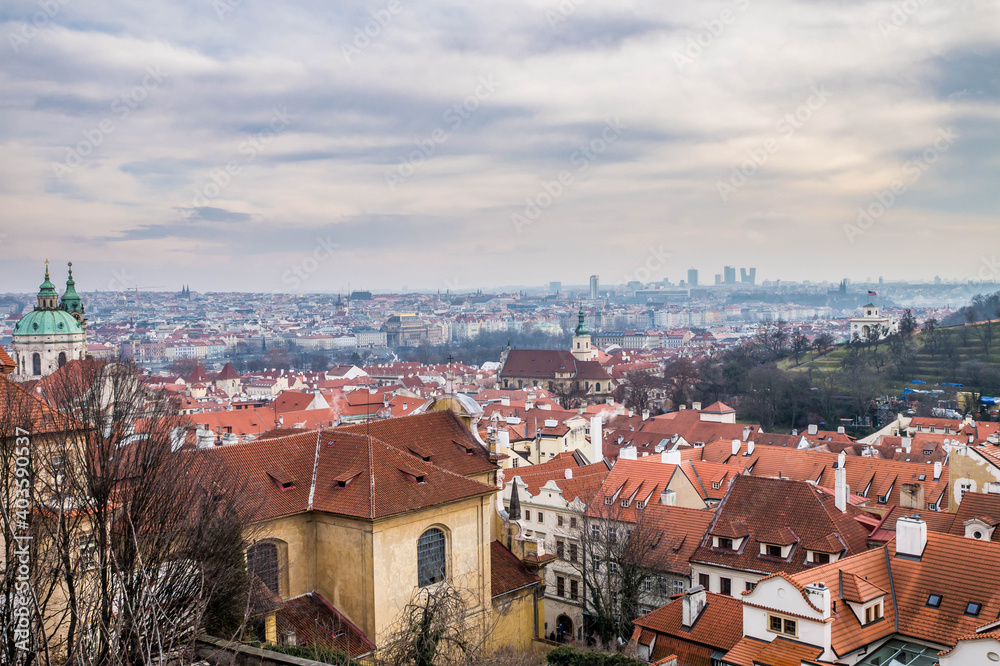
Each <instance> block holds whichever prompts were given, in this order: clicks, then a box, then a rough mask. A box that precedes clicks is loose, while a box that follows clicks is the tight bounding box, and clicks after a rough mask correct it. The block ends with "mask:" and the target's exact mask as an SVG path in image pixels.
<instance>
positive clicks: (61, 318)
mask: <svg viewBox="0 0 1000 666" xmlns="http://www.w3.org/2000/svg"><path fill="white" fill-rule="evenodd" d="M79 333H83V327H82V326H81V325H80V322H78V321H77V320H76V318H75V317H73V315H71V314H70V313H68V312H66V311H65V310H35V311H33V312H29V313H28V314H26V315H24V316H23V317H21V319H20V320H18V322H17V324H15V325H14V335H15V336H21V335H72V334H79Z"/></svg>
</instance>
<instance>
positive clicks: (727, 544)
mask: <svg viewBox="0 0 1000 666" xmlns="http://www.w3.org/2000/svg"><path fill="white" fill-rule="evenodd" d="M719 548H724V549H726V550H733V540H732V539H728V538H726V537H719Z"/></svg>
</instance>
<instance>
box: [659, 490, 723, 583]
mask: <svg viewBox="0 0 1000 666" xmlns="http://www.w3.org/2000/svg"><path fill="white" fill-rule="evenodd" d="M713 516H714V514H713V512H711V511H708V510H705V509H688V508H686V507H682V506H664V505H662V504H650V505H649V506H648V507H647V508H645V509H643V512H642V520H643V523H644V525H645V526H646V527H647V528H648V529H650V530H652V531H653V533H654V534H655V536H654V538H653V540H652V542H651V543H650V544H649V550H648V551H647V553H646V559H645V560H644V566H647V567H649V568H652V569H655V570H656V571H665V572H669V573H673V574H677V575H679V576H690V575H691V556H692V555H693V554H694V552H695V550H696V549H697V548H698V546H700V545H701V540H702V538H703V537H704V536H705V530H706V529H708V525H709V523H711V522H712V517H713Z"/></svg>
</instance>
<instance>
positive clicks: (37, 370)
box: [31, 352, 42, 375]
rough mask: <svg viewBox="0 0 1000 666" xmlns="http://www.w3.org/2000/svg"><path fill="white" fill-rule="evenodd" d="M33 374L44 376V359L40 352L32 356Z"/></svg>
mask: <svg viewBox="0 0 1000 666" xmlns="http://www.w3.org/2000/svg"><path fill="white" fill-rule="evenodd" d="M31 374H33V375H40V374H42V357H41V355H40V354H39V353H38V352H35V353H34V354H32V355H31Z"/></svg>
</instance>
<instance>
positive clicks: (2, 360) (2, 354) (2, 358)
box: [0, 347, 17, 368]
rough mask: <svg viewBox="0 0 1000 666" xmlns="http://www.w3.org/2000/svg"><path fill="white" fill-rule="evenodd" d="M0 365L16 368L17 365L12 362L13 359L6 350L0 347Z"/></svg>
mask: <svg viewBox="0 0 1000 666" xmlns="http://www.w3.org/2000/svg"><path fill="white" fill-rule="evenodd" d="M0 366H3V367H5V368H16V367H17V365H15V364H14V359H12V358H11V357H10V355H9V354H8V353H7V351H6V350H5V349H4V348H3V347H0Z"/></svg>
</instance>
